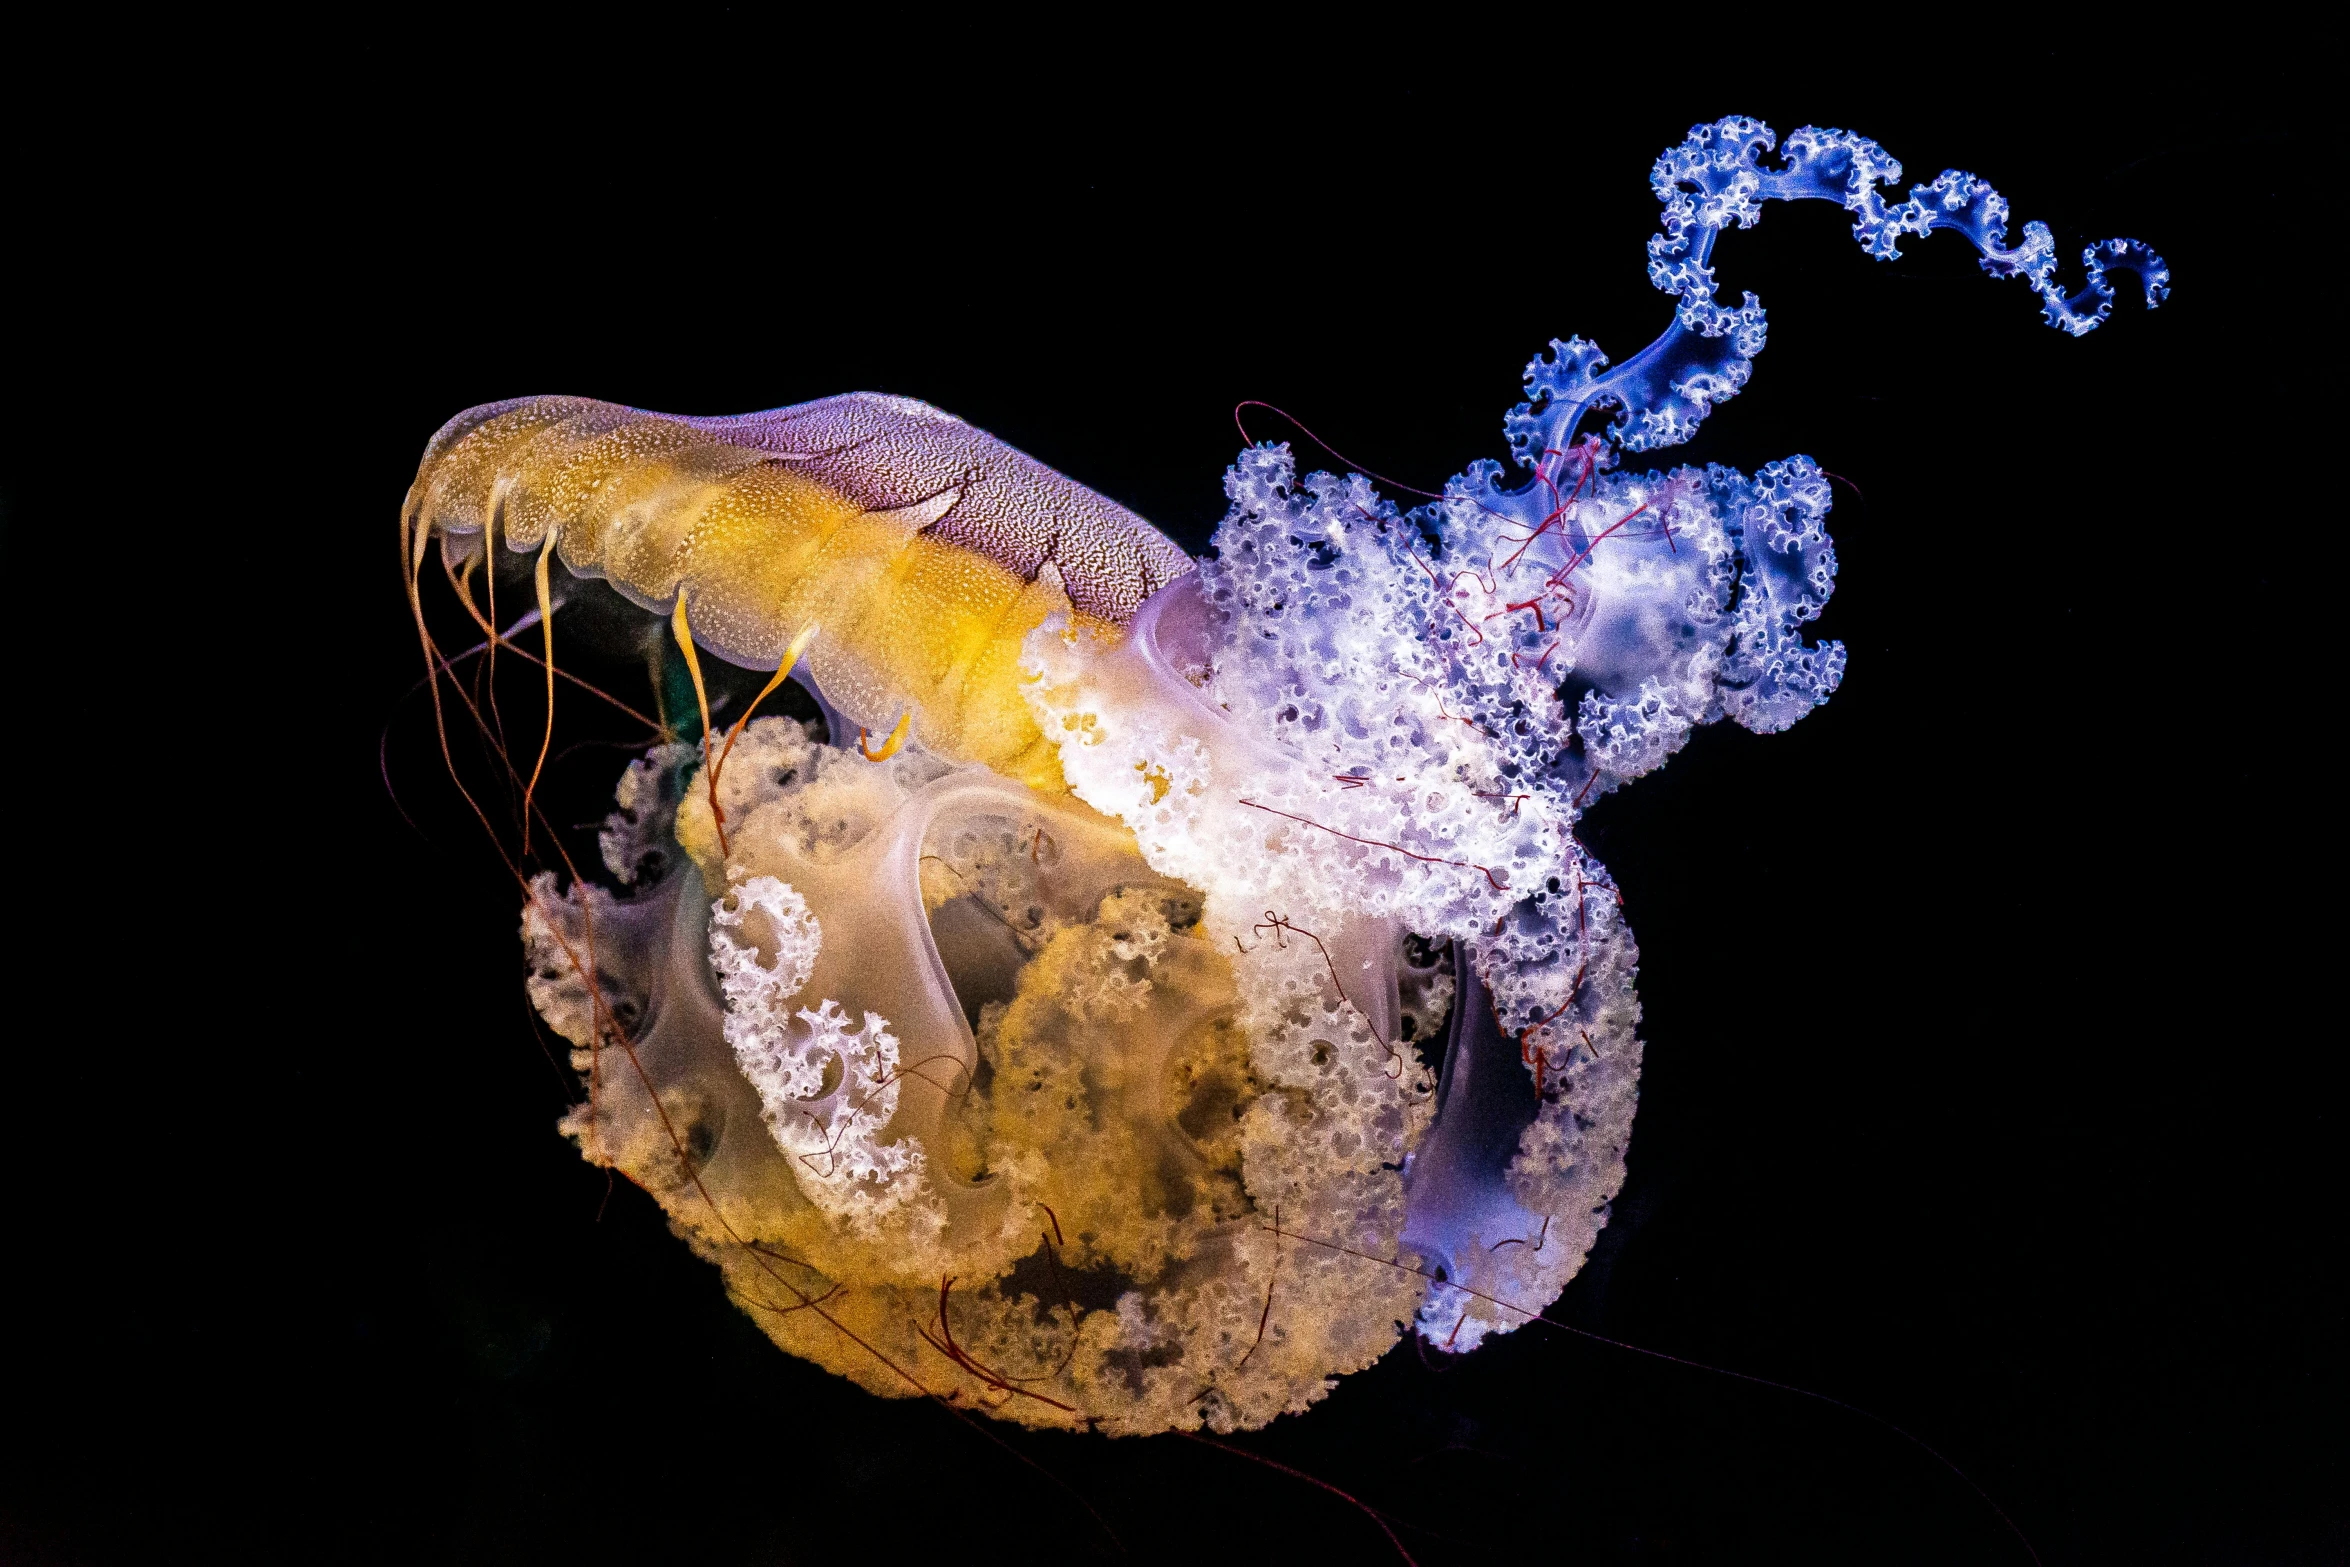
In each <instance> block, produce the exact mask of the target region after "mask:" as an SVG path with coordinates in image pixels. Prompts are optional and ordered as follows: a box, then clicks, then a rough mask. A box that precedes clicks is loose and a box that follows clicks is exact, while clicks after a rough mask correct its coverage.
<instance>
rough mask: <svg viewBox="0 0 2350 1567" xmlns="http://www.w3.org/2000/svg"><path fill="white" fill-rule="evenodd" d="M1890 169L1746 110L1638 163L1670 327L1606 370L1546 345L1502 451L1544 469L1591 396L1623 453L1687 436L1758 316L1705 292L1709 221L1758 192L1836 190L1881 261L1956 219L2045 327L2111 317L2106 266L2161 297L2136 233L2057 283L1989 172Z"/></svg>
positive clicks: (1721, 396)
mask: <svg viewBox="0 0 2350 1567" xmlns="http://www.w3.org/2000/svg"><path fill="white" fill-rule="evenodd" d="M1900 180H1901V163H1900V161H1899V160H1898V159H1896V158H1894V157H1893V156H1892V155H1891V154H1890V153H1888V152H1886V151H1885V149H1884V148H1882V147H1880V146H1879V145H1877V143H1875V142H1874V141H1871V140H1870V139H1869V138H1867V137H1865V136H1858V135H1854V134H1853V133H1851V132H1849V131H1842V130H1837V129H1835V128H1833V127H1820V126H1810V125H1807V126H1804V127H1802V128H1801V129H1799V130H1797V131H1795V132H1793V133H1792V134H1790V135H1789V136H1788V137H1787V139H1786V141H1785V143H1784V144H1781V143H1780V141H1779V139H1778V136H1777V134H1776V133H1775V132H1774V131H1772V129H1771V128H1770V127H1769V126H1768V125H1765V124H1764V123H1763V122H1762V121H1760V120H1756V119H1751V118H1748V117H1746V116H1743V115H1731V116H1729V117H1727V118H1724V119H1720V120H1716V121H1714V122H1713V123H1711V124H1708V125H1699V126H1695V127H1693V128H1692V129H1691V130H1690V132H1689V134H1688V136H1687V137H1686V138H1685V139H1683V140H1682V142H1681V143H1680V144H1679V145H1678V146H1674V147H1668V148H1666V149H1665V150H1664V152H1663V153H1662V154H1660V155H1659V156H1658V158H1657V160H1656V164H1655V167H1654V168H1653V169H1651V170H1650V173H1649V184H1650V187H1651V188H1652V189H1653V190H1654V191H1655V192H1656V196H1657V200H1658V201H1659V202H1660V203H1662V204H1663V207H1664V211H1663V214H1662V217H1661V221H1660V223H1659V227H1658V232H1657V233H1655V234H1654V235H1651V236H1650V237H1649V241H1648V276H1649V280H1650V281H1651V282H1653V283H1654V284H1655V285H1656V286H1657V287H1658V288H1659V289H1660V290H1662V291H1663V292H1664V293H1666V294H1668V295H1670V296H1671V297H1672V298H1673V299H1674V300H1675V301H1676V304H1675V307H1674V312H1673V321H1672V324H1671V325H1669V326H1668V327H1666V328H1665V330H1664V332H1663V334H1662V335H1661V336H1659V337H1658V338H1657V340H1656V341H1655V342H1653V343H1651V344H1649V345H1648V346H1647V347H1646V348H1644V349H1642V350H1641V351H1640V352H1639V353H1637V354H1635V355H1633V356H1632V357H1631V358H1630V359H1627V360H1625V361H1624V362H1623V363H1622V364H1620V365H1617V366H1615V367H1614V368H1613V369H1608V359H1607V356H1606V355H1604V354H1602V353H1600V352H1599V350H1598V348H1597V347H1596V346H1595V345H1593V344H1589V343H1586V342H1584V341H1583V340H1582V339H1581V338H1571V339H1569V340H1568V342H1567V343H1565V344H1560V343H1557V342H1555V341H1554V342H1553V343H1552V345H1551V350H1550V354H1549V355H1548V356H1547V357H1543V358H1537V359H1536V360H1535V362H1534V363H1533V364H1531V365H1529V366H1528V367H1527V371H1526V394H1527V400H1526V401H1525V402H1524V403H1521V404H1519V405H1518V407H1517V408H1515V409H1513V410H1512V411H1511V413H1510V414H1509V416H1508V419H1507V421H1506V423H1505V433H1506V434H1507V436H1508V439H1509V443H1510V452H1511V455H1512V456H1513V457H1515V458H1516V459H1517V461H1518V463H1519V465H1520V466H1522V467H1527V468H1533V469H1536V470H1537V472H1538V474H1539V475H1542V476H1548V474H1549V473H1550V472H1552V471H1553V470H1549V469H1545V468H1544V467H1543V464H1544V462H1545V454H1555V453H1559V452H1563V451H1565V450H1566V449H1567V447H1568V445H1569V441H1570V438H1571V437H1572V436H1573V435H1574V433H1575V428H1576V426H1577V424H1578V423H1579V422H1580V421H1581V420H1582V419H1583V418H1584V417H1585V416H1586V415H1587V414H1590V413H1592V412H1594V411H1595V410H1598V409H1601V408H1606V409H1610V410H1612V411H1613V412H1614V414H1615V419H1614V422H1613V423H1612V424H1610V425H1609V427H1608V431H1607V439H1608V440H1609V442H1610V443H1611V444H1613V445H1616V446H1619V447H1621V448H1622V449H1623V450H1625V451H1628V452H1637V451H1651V450H1654V449H1656V448H1658V447H1664V446H1673V445H1677V444H1679V443H1680V442H1682V441H1686V440H1688V439H1689V437H1690V436H1691V435H1693V434H1695V433H1696V430H1697V426H1698V425H1699V424H1700V423H1701V422H1703V420H1704V419H1705V416H1706V415H1707V414H1708V413H1710V412H1711V411H1712V410H1713V406H1714V405H1715V404H1716V403H1719V402H1723V401H1726V400H1727V399H1729V398H1732V397H1735V396H1737V395H1738V393H1739V391H1740V390H1741V389H1742V388H1743V387H1744V386H1745V384H1746V380H1747V377H1748V375H1749V374H1750V373H1751V369H1752V366H1751V361H1752V360H1753V358H1754V356H1755V355H1756V354H1758V353H1760V352H1761V351H1762V348H1763V344H1764V341H1765V339H1766V337H1767V329H1768V323H1767V321H1766V318H1765V316H1764V313H1763V308H1762V305H1761V302H1760V301H1758V300H1757V299H1756V298H1755V297H1754V296H1753V295H1752V294H1747V295H1745V296H1744V297H1743V299H1742V300H1741V301H1740V303H1738V304H1737V305H1725V304H1724V303H1722V302H1721V301H1720V300H1719V299H1718V298H1716V295H1715V280H1714V272H1713V268H1712V266H1711V265H1710V262H1711V260H1712V256H1713V247H1714V242H1715V240H1716V239H1718V238H1719V237H1720V235H1721V233H1722V231H1723V230H1724V229H1727V228H1731V227H1733V226H1734V227H1737V228H1742V229H1744V228H1752V227H1754V226H1755V224H1757V223H1759V222H1760V221H1762V210H1763V204H1764V203H1765V202H1770V201H1806V200H1811V201H1833V202H1836V203H1837V204H1839V205H1840V206H1842V207H1843V208H1844V209H1845V210H1846V211H1848V212H1850V213H1851V214H1852V234H1853V238H1854V239H1855V240H1856V241H1857V242H1858V243H1859V244H1860V247H1861V249H1862V250H1863V251H1864V252H1865V253H1866V254H1868V255H1869V256H1871V257H1873V258H1875V259H1876V260H1879V261H1898V260H1900V259H1901V255H1902V250H1901V243H1902V240H1903V237H1904V236H1907V235H1925V234H1931V233H1934V232H1936V231H1937V230H1942V229H1949V230H1954V231H1955V232H1957V233H1959V234H1961V235H1963V236H1965V238H1966V239H1967V241H1968V242H1969V243H1970V244H1972V245H1973V246H1974V247H1975V249H1976V250H1978V251H1979V252H1981V253H1982V265H1983V270H1984V271H1986V272H1988V273H1990V274H1991V275H1992V276H1993V277H2002V278H2012V277H2020V278H2024V279H2026V280H2028V281H2029V282H2030V283H2031V285H2032V288H2033V291H2034V292H2035V293H2037V294H2038V295H2039V296H2040V300H2041V315H2042V316H2043V317H2044V318H2045V319H2046V320H2047V322H2048V324H2049V325H2051V326H2053V327H2056V328H2058V329H2060V330H2062V331H2064V332H2066V333H2069V334H2070V335H2072V336H2074V337H2082V336H2085V335H2087V334H2088V333H2090V332H2092V331H2095V330H2096V329H2097V328H2098V327H2099V326H2101V325H2102V324H2103V323H2104V322H2105V319H2106V318H2107V317H2108V316H2109V315H2111V314H2112V312H2113V298H2114V292H2115V290H2114V285H2113V283H2112V281H2111V275H2112V274H2113V273H2116V272H2120V273H2126V274H2128V275H2129V276H2130V277H2132V278H2134V279H2135V280H2136V281H2137V284H2138V293H2139V297H2140V298H2141V299H2142V300H2144V301H2145V304H2146V306H2147V308H2148V309H2154V308H2156V307H2157V306H2159V305H2160V304H2161V303H2162V302H2163V300H2164V299H2166V298H2168V297H2169V294H2170V269H2169V268H2168V267H2167V266H2165V265H2164V264H2163V260H2162V257H2161V256H2159V255H2157V254H2156V253H2155V252H2154V251H2153V250H2152V249H2151V248H2149V247H2148V246H2147V245H2145V244H2144V243H2142V242H2141V241H2138V240H2135V239H2109V240H2104V241H2101V242H2100V243H2098V244H2095V245H2091V246H2090V247H2088V248H2087V249H2086V250H2084V251H2083V252H2082V253H2081V264H2082V268H2083V272H2084V277H2083V280H2082V282H2081V284H2080V285H2079V286H2078V287H2077V288H2073V289H2070V290H2068V289H2067V288H2065V287H2064V285H2062V284H2061V283H2059V282H2058V281H2057V277H2056V270H2057V250H2056V240H2055V237H2054V236H2053V235H2052V234H2051V233H2050V232H2049V230H2048V226H2047V225H2046V224H2044V223H2036V222H2035V223H2027V224H2025V225H2024V229H2023V237H2022V239H2021V240H2020V241H2019V242H2018V243H2016V244H2015V245H2013V246H2010V245H2009V244H2008V243H2007V223H2008V219H2009V216H2010V213H2009V209H2008V204H2007V198H2006V197H2004V196H2002V195H2000V194H1999V192H1998V191H1997V190H1996V189H1994V188H1993V187H1992V186H1991V184H1990V183H1989V182H1988V181H1986V180H1983V179H1980V178H1978V177H1977V176H1975V175H1973V174H1970V173H1968V172H1966V171H1965V170H1963V169H1945V170H1943V171H1942V172H1941V173H1940V174H1938V175H1936V176H1935V177H1934V178H1933V179H1932V180H1931V181H1929V182H1928V183H1926V184H1922V185H1913V186H1911V187H1910V190H1909V196H1908V199H1907V200H1905V201H1899V202H1889V201H1888V200H1887V199H1886V195H1885V192H1884V190H1883V187H1886V186H1892V185H1897V184H1898V183H1899V182H1900ZM1602 371H1605V373H1604V374H1603V373H1601V372H1602ZM1555 460H1556V459H1555V458H1552V459H1551V461H1553V462H1554V463H1555Z"/></svg>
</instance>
